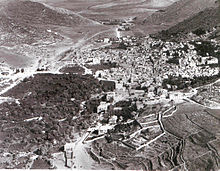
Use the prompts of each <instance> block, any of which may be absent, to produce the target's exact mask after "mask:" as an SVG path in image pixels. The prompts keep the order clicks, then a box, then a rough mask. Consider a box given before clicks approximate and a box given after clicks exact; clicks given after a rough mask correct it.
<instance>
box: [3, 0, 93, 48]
mask: <svg viewBox="0 0 220 171" xmlns="http://www.w3.org/2000/svg"><path fill="white" fill-rule="evenodd" d="M0 21H1V22H0V33H1V35H0V38H1V39H0V44H8V43H9V44H13V43H19V44H20V43H25V44H32V43H36V42H37V41H39V40H42V41H52V42H54V41H56V40H57V39H59V40H60V39H62V36H60V35H57V34H54V33H53V32H50V31H48V26H55V27H63V26H64V27H71V28H75V27H79V26H80V25H94V23H93V22H92V21H88V20H87V19H86V18H83V17H81V16H78V15H77V14H74V13H68V12H66V11H65V10H63V11H62V10H58V9H56V8H54V9H53V8H52V7H51V8H50V7H49V6H45V5H44V4H41V3H38V2H32V1H28V0H20V1H16V0H11V1H9V2H7V3H5V4H4V5H2V8H1V9H0Z"/></svg>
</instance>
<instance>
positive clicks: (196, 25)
mask: <svg viewBox="0 0 220 171" xmlns="http://www.w3.org/2000/svg"><path fill="white" fill-rule="evenodd" d="M218 23H220V14H219V8H213V7H211V8H207V9H205V10H203V11H201V12H199V13H198V14H196V15H194V16H192V17H190V18H188V19H186V20H184V21H182V22H180V23H178V24H177V25H175V26H173V27H171V28H169V29H167V30H166V31H164V30H163V31H161V32H159V33H157V34H155V35H154V37H157V38H159V39H163V40H170V39H176V38H178V37H181V36H183V35H185V34H187V33H190V32H198V31H200V32H205V31H210V30H212V29H213V27H216V26H217V25H218Z"/></svg>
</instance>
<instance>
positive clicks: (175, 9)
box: [142, 0, 216, 32]
mask: <svg viewBox="0 0 220 171" xmlns="http://www.w3.org/2000/svg"><path fill="white" fill-rule="evenodd" d="M215 6H216V0H180V1H177V2H175V3H173V4H172V5H170V6H169V7H167V8H165V9H163V10H161V11H158V12H156V13H154V14H152V15H151V16H149V17H147V18H146V19H144V21H143V23H142V24H143V26H144V27H146V29H150V28H152V27H154V30H153V32H157V31H161V30H163V29H168V28H169V27H172V26H174V25H176V24H177V23H179V22H182V21H183V20H185V19H187V18H189V17H192V16H193V15H195V14H197V13H199V12H200V11H203V10H204V9H206V8H210V7H215Z"/></svg>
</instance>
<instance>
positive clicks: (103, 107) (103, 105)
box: [97, 102, 110, 113]
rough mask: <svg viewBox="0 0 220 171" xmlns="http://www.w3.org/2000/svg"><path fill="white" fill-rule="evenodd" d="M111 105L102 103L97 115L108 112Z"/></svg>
mask: <svg viewBox="0 0 220 171" xmlns="http://www.w3.org/2000/svg"><path fill="white" fill-rule="evenodd" d="M109 105H110V103H106V102H101V103H100V105H99V106H98V107H97V113H100V112H106V111H107V110H108V106H109Z"/></svg>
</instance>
